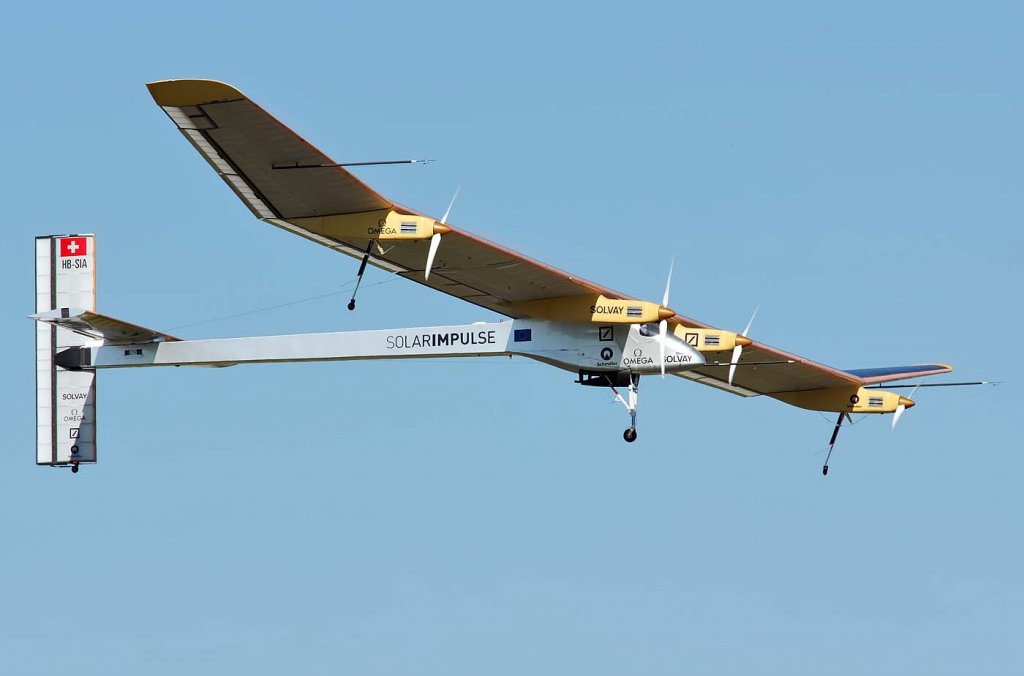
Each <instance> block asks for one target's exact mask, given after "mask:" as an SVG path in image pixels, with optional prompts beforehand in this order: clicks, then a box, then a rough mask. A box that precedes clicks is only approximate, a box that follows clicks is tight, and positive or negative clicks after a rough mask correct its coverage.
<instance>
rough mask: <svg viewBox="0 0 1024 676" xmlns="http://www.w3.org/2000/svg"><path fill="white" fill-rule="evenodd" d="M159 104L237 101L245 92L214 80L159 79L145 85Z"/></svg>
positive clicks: (195, 104) (183, 104) (188, 104)
mask: <svg viewBox="0 0 1024 676" xmlns="http://www.w3.org/2000/svg"><path fill="white" fill-rule="evenodd" d="M146 87H147V88H148V89H149V93H150V94H152V95H153V99H154V100H155V101H156V102H157V105H160V106H176V107H179V108H180V107H182V106H198V105H200V104H203V103H213V102H215V101H239V100H242V99H244V98H246V97H245V94H243V93H242V92H240V91H238V90H237V89H235V88H234V87H232V86H231V85H229V84H225V83H223V82H218V81H216V80H159V81H157V82H150V83H149V84H147V85H146Z"/></svg>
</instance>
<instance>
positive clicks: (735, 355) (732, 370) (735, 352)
mask: <svg viewBox="0 0 1024 676" xmlns="http://www.w3.org/2000/svg"><path fill="white" fill-rule="evenodd" d="M760 309H761V306H760V305H758V306H757V307H756V308H754V314H752V315H750V321H749V322H747V328H745V329H743V334H742V335H743V336H744V337H746V335H747V334H748V333H750V327H751V325H753V323H754V317H756V316H757V311H758V310H760ZM741 354H743V346H742V345H737V346H736V347H734V348H732V359H730V360H729V362H730V363H729V384H730V385H732V377H733V376H734V375H736V364H738V363H739V361H740V355H741Z"/></svg>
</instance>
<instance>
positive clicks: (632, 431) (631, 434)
mask: <svg viewBox="0 0 1024 676" xmlns="http://www.w3.org/2000/svg"><path fill="white" fill-rule="evenodd" d="M622 438H623V439H625V440H626V441H628V442H629V443H633V442H634V441H636V428H635V427H628V428H626V431H625V432H623V433H622Z"/></svg>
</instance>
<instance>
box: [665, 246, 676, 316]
mask: <svg viewBox="0 0 1024 676" xmlns="http://www.w3.org/2000/svg"><path fill="white" fill-rule="evenodd" d="M675 266H676V257H675V256H673V257H672V262H671V263H669V264H668V279H666V280H665V293H664V295H662V297H661V306H662V307H668V292H669V291H670V290H671V289H672V269H673V268H674V267H675Z"/></svg>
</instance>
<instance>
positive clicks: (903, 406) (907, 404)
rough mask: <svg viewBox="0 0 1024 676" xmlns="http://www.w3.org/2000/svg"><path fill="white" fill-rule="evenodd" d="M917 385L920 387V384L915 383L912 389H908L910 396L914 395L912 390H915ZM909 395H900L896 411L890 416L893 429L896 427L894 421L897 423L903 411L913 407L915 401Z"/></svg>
mask: <svg viewBox="0 0 1024 676" xmlns="http://www.w3.org/2000/svg"><path fill="white" fill-rule="evenodd" d="M918 387H921V386H920V385H915V386H914V389H912V390H910V397H913V396H914V392H917V388H918ZM910 397H900V403H899V405H898V406H897V407H896V412H895V413H894V414H893V416H892V428H893V429H896V423H898V422H899V421H900V418H901V417H902V416H903V412H904V411H906V410H907V409H908V408H913V407H914V405H915V403H916V402H915V401H914V400H913V399H911V398H910Z"/></svg>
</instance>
